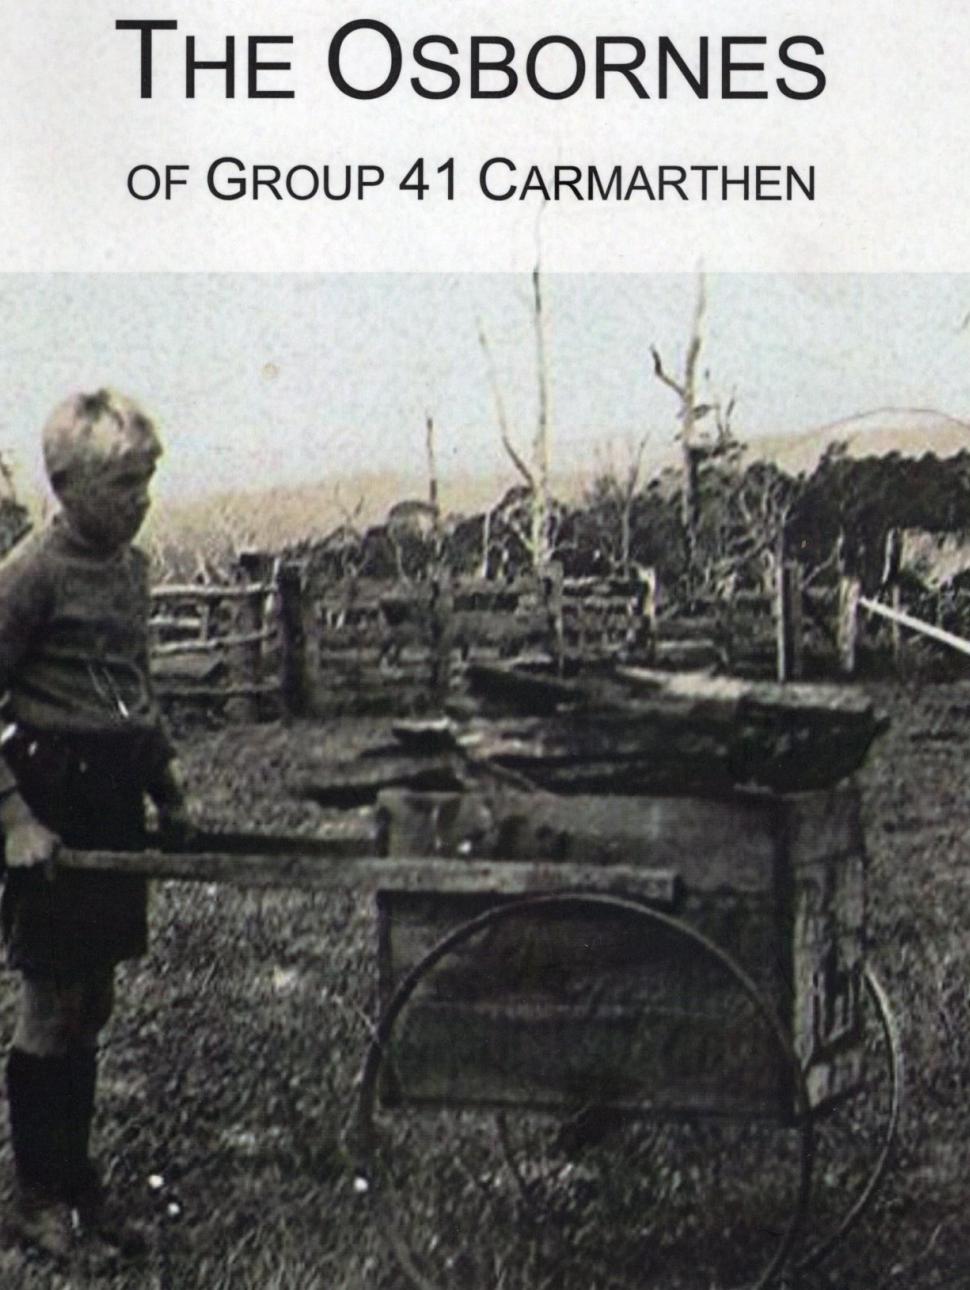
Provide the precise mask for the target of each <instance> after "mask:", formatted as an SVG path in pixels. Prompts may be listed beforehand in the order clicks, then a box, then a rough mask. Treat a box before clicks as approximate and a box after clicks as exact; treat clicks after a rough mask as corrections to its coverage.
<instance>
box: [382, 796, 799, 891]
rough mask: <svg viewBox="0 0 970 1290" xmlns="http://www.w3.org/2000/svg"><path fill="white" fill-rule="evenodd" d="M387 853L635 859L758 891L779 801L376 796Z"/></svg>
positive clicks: (697, 884) (769, 882) (687, 882)
mask: <svg viewBox="0 0 970 1290" xmlns="http://www.w3.org/2000/svg"><path fill="white" fill-rule="evenodd" d="M378 812H379V815H380V817H381V819H382V822H383V831H384V835H385V836H386V838H387V849H388V855H390V856H395V855H397V856H416V855H426V856H454V857H456V858H458V857H469V858H473V857H480V858H494V859H503V860H531V859H541V860H560V861H571V862H575V863H581V864H584V865H587V864H602V865H608V864H636V865H643V866H644V867H647V868H657V869H670V870H672V871H673V872H674V873H676V874H677V875H678V877H679V878H680V879H681V881H682V883H683V885H684V886H685V887H687V888H689V889H690V890H693V891H721V890H727V891H732V892H736V893H737V892H751V893H764V892H768V891H770V890H771V889H772V887H773V885H774V883H775V856H776V850H777V834H778V824H777V809H776V805H775V802H774V801H773V800H772V799H770V798H767V797H764V796H759V795H757V794H751V795H750V796H748V795H744V794H737V795H736V796H735V797H733V798H723V799H719V798H683V797H681V798H677V797H603V796H593V795H589V796H576V797H556V796H554V795H553V794H550V793H524V792H519V791H516V790H513V789H507V788H498V789H489V790H482V791H479V792H464V793H422V792H415V791H411V790H406V789H387V790H385V791H384V792H382V793H381V794H380V795H379V798H378Z"/></svg>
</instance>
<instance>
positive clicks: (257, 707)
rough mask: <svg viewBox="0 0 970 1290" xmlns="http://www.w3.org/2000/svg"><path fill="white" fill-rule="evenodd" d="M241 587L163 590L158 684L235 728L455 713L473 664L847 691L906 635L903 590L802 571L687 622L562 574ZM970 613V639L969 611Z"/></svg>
mask: <svg viewBox="0 0 970 1290" xmlns="http://www.w3.org/2000/svg"><path fill="white" fill-rule="evenodd" d="M242 574H243V576H244V578H245V579H247V580H241V581H239V582H236V583H233V584H230V585H227V586H194V585H184V586H162V587H158V588H156V590H155V592H154V614H153V617H152V658H153V671H154V673H155V677H156V685H157V688H158V690H159V692H160V694H161V696H162V698H163V699H164V700H165V701H167V702H168V703H170V704H174V705H180V704H181V705H185V704H191V705H193V706H195V705H205V706H207V707H208V708H210V709H213V710H216V711H218V712H222V713H225V714H226V715H228V716H230V717H232V718H234V719H240V720H255V719H257V718H259V717H261V716H277V715H280V714H281V713H293V714H301V713H306V714H314V715H321V716H325V715H363V714H367V713H373V714H384V713H401V714H403V713H412V712H419V711H422V710H425V709H428V708H434V707H438V706H440V704H441V703H442V702H443V701H444V700H445V699H446V698H447V699H449V700H451V701H452V702H454V701H456V700H460V697H461V694H462V691H463V680H464V676H465V673H466V671H467V668H468V667H469V665H472V664H476V663H488V662H495V661H499V660H503V659H504V660H508V659H512V658H515V659H518V660H521V661H528V662H531V663H533V664H536V665H542V664H544V665H546V666H547V667H549V668H551V669H552V670H554V671H559V672H562V673H564V674H569V673H570V672H572V671H574V670H575V669H576V668H577V666H578V665H579V664H580V663H582V664H583V665H584V666H586V667H591V666H592V667H595V666H596V665H597V664H599V663H604V664H605V663H608V662H622V663H627V664H633V665H645V666H650V667H660V668H669V669H674V670H683V669H692V668H706V669H711V670H716V671H718V672H721V673H727V674H730V675H735V676H741V677H745V676H747V677H773V678H775V679H778V680H782V681H784V680H797V679H801V678H805V679H820V678H833V677H839V676H842V677H851V676H853V675H856V674H857V673H858V672H859V671H860V670H872V669H873V668H874V667H879V668H882V669H886V668H891V667H894V666H895V667H899V666H903V665H904V664H905V662H906V660H907V647H906V643H905V633H906V632H908V631H909V630H910V629H911V626H912V623H910V624H907V614H906V608H908V607H904V606H903V605H902V604H901V593H900V591H899V589H898V588H896V589H894V590H891V591H889V592H888V593H887V601H886V603H885V604H883V603H880V602H877V601H874V600H872V599H871V598H867V597H865V596H863V595H862V593H861V589H860V587H859V584H858V582H857V581H855V580H853V579H850V578H843V579H841V581H839V582H831V583H830V584H829V585H827V586H807V587H806V586H804V585H803V581H802V574H801V570H800V568H799V566H798V565H797V564H794V563H789V564H786V565H785V566H784V568H783V569H782V571H781V574H780V576H779V578H778V580H777V584H776V586H775V588H774V589H773V590H772V591H771V592H770V593H768V592H766V593H760V592H755V591H750V590H748V591H742V592H738V593H737V594H735V595H733V596H731V597H722V598H720V599H708V600H699V601H695V602H694V603H693V604H692V605H691V606H690V607H689V612H686V611H685V610H684V609H683V608H682V607H680V606H676V605H666V606H665V605H663V604H660V605H658V596H657V587H656V583H655V581H654V579H653V578H652V577H650V576H649V575H648V576H646V577H641V578H638V579H635V580H631V581H622V580H604V579H593V578H589V579H580V580H570V579H564V578H563V577H562V576H561V573H560V571H559V570H558V569H557V568H556V567H552V568H550V569H548V570H547V571H546V572H545V573H544V574H543V575H542V576H540V577H534V576H533V577H524V578H518V579H516V580H515V581H511V582H494V581H492V582H489V581H485V580H481V579H467V580H457V581H455V582H451V581H443V582H441V583H436V582H434V581H430V582H428V581H423V582H414V583H401V582H388V581H384V580H375V579H364V578H347V579H342V580H336V581H334V580H330V581H326V580H323V579H319V578H316V577H314V576H312V575H308V574H307V571H306V569H305V568H302V567H301V566H300V565H298V564H295V563H282V562H280V561H275V562H274V561H267V560H265V559H264V558H261V560H260V561H259V562H256V561H249V562H247V563H246V564H245V565H244V566H243V569H242ZM941 603H942V602H941ZM947 603H949V602H947ZM950 608H951V610H952V605H951V606H950ZM967 610H968V613H967V620H966V621H967V624H968V628H970V597H968V598H967ZM923 612H924V613H925V612H926V610H925V607H923ZM909 618H910V619H911V620H912V622H917V624H918V627H917V629H918V628H919V627H922V628H926V630H924V631H923V632H922V633H921V634H922V635H923V637H924V638H930V639H934V640H936V641H938V642H942V643H943V644H952V640H955V639H957V638H958V636H959V631H957V632H954V631H952V630H951V627H952V626H953V625H954V624H952V622H951V623H950V624H949V625H948V626H946V627H944V626H942V625H941V624H939V623H937V624H935V625H933V624H929V625H928V624H927V622H926V621H925V620H917V619H915V618H914V616H913V615H912V614H910V615H909ZM956 625H957V626H958V627H959V625H960V624H956ZM964 634H970V631H968V630H967V629H964ZM949 638H952V639H949ZM954 648H959V646H956V647H954ZM964 652H966V651H964Z"/></svg>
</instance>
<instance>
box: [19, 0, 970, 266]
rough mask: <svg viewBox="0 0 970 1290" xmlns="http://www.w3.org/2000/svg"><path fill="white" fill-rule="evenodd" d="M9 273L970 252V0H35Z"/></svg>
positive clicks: (718, 261) (886, 261)
mask: <svg viewBox="0 0 970 1290" xmlns="http://www.w3.org/2000/svg"><path fill="white" fill-rule="evenodd" d="M5 28H6V29H5V45H4V49H3V53H2V55H0V57H2V59H3V114H4V132H3V143H2V144H0V148H2V163H3V179H2V185H0V267H2V268H3V269H6V270H20V271H85V270H113V271H139V272H144V271H152V270H159V271H167V270H190V271H195V270H210V271H211V270H225V271H246V272H251V271H274V272H286V271H319V272H332V271H386V270H402V271H471V270H481V271H520V270H522V269H525V268H528V267H529V266H530V265H531V264H532V263H533V262H534V260H535V256H536V246H537V242H540V243H541V249H542V260H543V264H544V265H545V267H546V268H547V269H548V270H549V271H560V272H562V271H583V272H608V271H642V272H658V271H670V270H684V269H690V268H692V267H694V266H696V265H697V264H698V263H699V262H703V264H704V265H705V267H706V268H707V269H708V270H710V271H720V270H752V271H765V272H778V271H792V270H803V271H819V272H821V271H840V270H848V269H851V270H856V271H863V272H872V271H898V270H904V269H911V270H940V271H963V270H967V269H970V219H968V218H967V211H968V209H970V168H968V167H967V165H966V164H965V158H966V156H967V152H968V148H967V143H968V135H970V76H968V75H967V69H966V52H965V51H966V50H967V48H970V6H968V5H966V3H965V0H959V2H957V0H921V3H915V2H914V0H911V2H910V3H908V4H901V5H895V6H892V8H890V7H889V6H887V5H886V4H885V2H884V0H855V3H853V4H851V5H847V4H845V3H844V0H817V2H815V3H799V4H790V3H788V4H786V3H779V2H778V0H657V3H653V4H650V5H644V4H643V3H641V2H640V0H613V2H612V3H604V4H598V5H596V6H592V5H587V6H582V7H580V6H578V5H576V6H564V5H559V6H553V5H549V4H538V3H529V2H524V0H514V2H509V0H490V3H488V4H484V3H466V2H463V0H449V2H448V3H443V2H441V0H426V2H422V3H421V4H403V3H400V2H398V3H390V2H389V0H383V2H382V0H373V2H371V0H367V2H366V3H365V2H364V0H356V2H355V3H346V2H344V0H341V2H340V3H314V4H310V3H306V2H305V0H247V2H246V3H243V2H241V0H228V2H225V0H224V2H221V3H199V2H198V0H194V2H193V3H188V0H166V2H165V3H158V2H157V0H111V2H110V3H109V2H106V0H87V2H86V3H84V4H83V5H81V4H78V3H77V0H33V3H31V4H30V5H21V6H18V7H17V9H16V11H15V12H14V13H13V14H12V15H10V16H8V18H7V22H6V24H5Z"/></svg>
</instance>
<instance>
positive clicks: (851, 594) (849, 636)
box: [835, 577, 861, 676]
mask: <svg viewBox="0 0 970 1290" xmlns="http://www.w3.org/2000/svg"><path fill="white" fill-rule="evenodd" d="M860 593H861V588H860V585H859V579H858V578H848V577H842V578H840V579H839V592H838V606H837V613H838V618H837V621H836V624H835V639H836V643H837V646H838V652H839V671H840V672H841V673H842V675H843V676H853V675H854V673H855V666H856V642H857V640H858V635H859V595H860Z"/></svg>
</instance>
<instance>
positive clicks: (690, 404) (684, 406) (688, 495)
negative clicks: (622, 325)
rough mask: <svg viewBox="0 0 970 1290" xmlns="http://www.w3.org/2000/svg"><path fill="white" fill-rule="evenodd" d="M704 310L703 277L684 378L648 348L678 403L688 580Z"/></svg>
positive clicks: (692, 560)
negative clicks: (673, 374)
mask: <svg viewBox="0 0 970 1290" xmlns="http://www.w3.org/2000/svg"><path fill="white" fill-rule="evenodd" d="M706 306H707V295H706V290H705V284H704V275H703V274H699V275H698V279H697V296H696V299H695V301H694V313H693V318H692V321H691V331H690V337H689V339H688V342H687V349H686V351H685V354H684V367H683V374H682V375H681V376H679V377H675V376H671V375H670V373H669V372H668V371H667V369H666V368H665V367H664V364H663V360H662V359H661V357H660V354H659V352H658V350H657V348H656V346H655V345H651V347H650V353H651V355H652V357H653V371H654V375H655V376H656V377H657V379H658V380H659V381H662V382H663V384H664V385H666V386H667V387H668V388H669V389H671V390H673V392H674V394H676V396H677V400H678V405H679V406H678V410H677V417H678V420H679V421H680V429H679V430H678V432H677V437H678V439H679V440H680V447H681V458H682V463H683V465H682V478H681V494H680V496H681V521H682V523H683V527H684V542H685V545H686V556H687V571H688V577H693V576H694V575H695V574H696V564H697V526H698V520H699V514H700V487H699V482H698V468H699V464H700V456H701V452H702V450H701V449H699V447H698V445H697V443H696V433H695V431H696V427H697V423H698V422H699V421H700V420H701V419H702V418H703V417H705V416H707V414H708V413H709V412H710V411H711V405H710V404H699V403H698V402H697V363H698V360H699V358H700V354H701V346H702V343H703V341H702V334H701V333H702V328H703V324H704V311H705V309H706Z"/></svg>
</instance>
